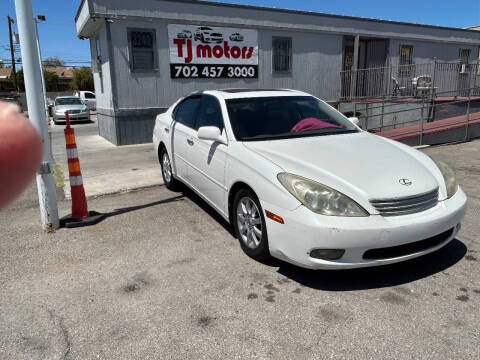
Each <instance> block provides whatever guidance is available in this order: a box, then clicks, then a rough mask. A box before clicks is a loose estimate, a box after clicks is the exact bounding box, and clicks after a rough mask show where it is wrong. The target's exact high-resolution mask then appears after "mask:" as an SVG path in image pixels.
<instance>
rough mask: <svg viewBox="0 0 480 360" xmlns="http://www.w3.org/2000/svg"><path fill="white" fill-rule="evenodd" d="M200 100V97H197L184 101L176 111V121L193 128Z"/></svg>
mask: <svg viewBox="0 0 480 360" xmlns="http://www.w3.org/2000/svg"><path fill="white" fill-rule="evenodd" d="M200 99H201V98H200V96H196V97H191V98H188V99H186V100H184V101H182V102H181V103H180V104H179V105H178V106H177V108H176V109H175V121H177V122H179V123H181V124H183V125H185V126H188V127H190V128H193V127H194V124H195V115H196V113H197V109H198V105H199V104H200Z"/></svg>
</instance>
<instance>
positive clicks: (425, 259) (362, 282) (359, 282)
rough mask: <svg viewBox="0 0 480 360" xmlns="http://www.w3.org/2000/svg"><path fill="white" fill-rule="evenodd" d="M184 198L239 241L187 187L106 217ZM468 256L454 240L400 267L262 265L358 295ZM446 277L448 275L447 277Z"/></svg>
mask: <svg viewBox="0 0 480 360" xmlns="http://www.w3.org/2000/svg"><path fill="white" fill-rule="evenodd" d="M184 197H187V198H188V199H190V200H191V201H192V202H194V203H195V204H196V205H198V206H199V207H200V208H201V209H202V210H204V211H205V212H206V213H208V214H209V215H210V216H211V217H212V218H214V219H215V220H216V221H217V222H218V223H219V224H220V225H222V227H223V228H224V229H225V230H226V231H227V232H228V233H229V234H230V235H232V239H233V240H234V241H237V240H236V239H235V236H234V233H233V229H232V227H231V226H230V224H229V223H228V222H227V221H225V219H224V218H223V217H222V216H220V215H219V214H218V213H217V212H216V211H215V210H214V209H213V208H211V207H210V206H209V205H208V204H207V203H206V202H205V201H204V200H203V199H202V198H200V197H199V196H198V195H197V194H195V193H194V192H193V191H192V190H190V189H188V188H186V187H182V189H181V192H180V193H179V195H178V196H175V197H172V198H168V199H165V200H159V201H155V202H152V203H149V204H144V205H138V206H132V207H128V208H120V209H116V210H114V211H112V212H110V213H107V217H111V216H116V215H120V214H125V213H128V212H130V211H136V210H140V209H145V208H148V207H152V206H156V205H161V204H167V203H170V202H175V201H181V200H183V198H184ZM466 253H467V247H466V246H465V245H464V244H463V243H462V242H461V241H459V240H457V239H454V240H453V241H451V242H450V243H449V244H448V245H446V246H444V247H443V248H441V249H439V250H437V251H435V252H433V253H431V254H428V255H425V256H422V257H419V258H416V259H412V260H409V261H405V262H402V263H398V264H392V265H385V266H378V267H371V268H363V269H349V270H331V271H327V270H308V269H303V268H300V267H298V266H295V265H291V264H288V263H286V262H283V261H281V260H277V259H274V258H272V259H270V260H268V261H266V262H263V264H264V265H266V266H270V267H278V270H277V272H278V273H279V274H281V275H283V276H285V277H287V278H289V279H291V280H293V281H295V282H297V283H299V284H302V285H303V286H307V287H310V288H312V289H317V290H324V291H355V290H365V289H374V288H384V287H390V286H397V285H402V284H406V283H409V282H413V281H416V280H419V279H422V278H425V277H428V276H432V275H434V274H437V273H440V272H443V271H445V270H447V269H448V268H450V267H451V266H453V265H455V264H456V263H457V262H459V261H460V260H461V259H462V258H463V257H464V256H465V254H466ZM245 256H247V255H245ZM444 274H445V275H448V274H447V273H444Z"/></svg>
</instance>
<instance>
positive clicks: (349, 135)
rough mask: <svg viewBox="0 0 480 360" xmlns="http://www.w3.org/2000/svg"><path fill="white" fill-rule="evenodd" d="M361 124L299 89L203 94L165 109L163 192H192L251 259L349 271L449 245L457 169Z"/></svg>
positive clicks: (159, 135)
mask: <svg viewBox="0 0 480 360" xmlns="http://www.w3.org/2000/svg"><path fill="white" fill-rule="evenodd" d="M356 123H358V120H357V119H355V118H351V119H348V118H346V117H345V116H343V115H342V114H341V113H339V112H338V111H337V110H335V109H334V108H332V107H331V106H329V105H328V104H326V103H325V102H323V101H321V100H319V99H317V98H315V97H313V96H311V95H309V94H306V93H303V92H299V91H292V90H247V89H230V90H218V91H205V92H197V93H193V94H191V95H189V96H186V97H185V98H182V99H180V100H179V101H178V102H177V103H175V104H174V105H173V106H172V107H171V108H169V109H168V110H167V111H166V112H165V113H163V114H160V115H158V117H157V119H156V123H155V129H154V132H153V142H154V146H155V151H157V152H158V156H159V160H160V164H161V167H162V174H163V180H164V182H165V185H166V186H167V188H169V189H174V188H175V187H177V186H178V184H179V182H181V183H184V184H186V185H187V186H189V187H190V188H192V189H193V190H194V191H195V192H197V193H198V194H199V195H200V196H201V197H202V198H203V199H204V200H205V201H206V202H207V203H209V204H210V205H211V206H212V207H213V208H214V209H215V210H216V211H218V213H219V214H221V215H222V216H223V217H224V218H225V219H226V220H227V221H229V222H230V224H231V225H232V226H233V228H234V230H235V234H236V236H237V237H238V239H239V241H240V244H241V247H242V249H243V251H244V252H245V253H246V254H247V255H249V256H250V257H252V258H254V259H257V260H264V259H266V258H268V257H269V256H273V257H276V258H279V259H282V260H284V261H287V262H289V263H293V264H296V265H299V266H301V267H305V268H311V269H345V268H357V267H366V266H376V265H385V264H390V263H395V262H400V261H404V260H408V259H412V258H415V257H418V256H421V255H424V254H427V253H430V252H433V251H435V250H437V249H439V248H441V247H443V246H445V245H446V244H447V243H448V242H450V241H451V240H452V239H453V238H454V237H455V235H456V234H457V233H458V231H459V230H460V221H461V220H462V218H463V216H464V215H465V208H466V196H465V194H464V192H463V191H462V190H461V189H460V188H459V186H458V184H457V181H456V179H455V175H454V173H453V171H452V170H451V169H450V168H449V167H448V166H447V165H445V164H443V163H441V162H439V161H435V160H434V159H432V158H430V157H428V156H427V155H425V154H423V153H421V152H419V151H417V150H414V149H412V148H410V147H408V146H406V145H403V144H401V143H398V142H395V141H392V140H388V139H385V138H382V137H379V136H376V135H373V134H370V133H368V132H366V131H362V129H360V128H359V127H358V126H357V124H356Z"/></svg>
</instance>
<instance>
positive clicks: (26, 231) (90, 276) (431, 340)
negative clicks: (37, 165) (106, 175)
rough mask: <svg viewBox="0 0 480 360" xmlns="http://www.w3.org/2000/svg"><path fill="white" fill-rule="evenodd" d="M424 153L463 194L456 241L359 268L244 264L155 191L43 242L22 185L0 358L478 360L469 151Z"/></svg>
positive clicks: (128, 196)
mask: <svg viewBox="0 0 480 360" xmlns="http://www.w3.org/2000/svg"><path fill="white" fill-rule="evenodd" d="M425 151H426V152H428V153H429V154H430V155H432V156H434V157H436V158H438V159H440V160H443V161H445V162H447V163H448V164H450V165H452V166H453V167H454V168H455V170H456V171H457V175H458V178H459V182H460V184H461V185H462V187H463V188H464V190H465V191H466V193H467V195H468V198H469V202H468V212H467V215H466V218H465V220H464V222H463V228H462V230H461V232H460V234H459V235H458V237H457V239H456V240H454V241H453V242H451V243H450V244H449V245H448V246H446V247H445V248H443V249H441V250H439V251H437V252H435V253H433V254H430V255H427V256H425V257H422V258H419V259H415V260H412V261H409V262H406V263H402V264H396V265H390V266H385V267H379V268H371V269H362V270H348V271H338V272H330V271H308V270H303V269H300V268H297V267H294V266H291V265H288V264H286V263H283V262H280V261H274V260H272V261H269V262H267V263H259V262H256V261H254V260H252V259H250V258H248V257H247V256H246V255H244V254H243V252H242V251H241V249H240V246H239V244H238V242H237V240H236V239H235V238H234V237H233V235H232V232H231V229H230V227H229V226H228V224H226V223H225V222H224V221H223V220H222V219H221V218H220V217H219V216H218V215H216V214H215V213H214V212H213V210H211V209H210V208H209V207H208V206H207V205H206V204H205V203H204V202H203V201H201V200H200V199H199V198H198V197H197V196H195V195H193V194H192V193H191V192H189V191H186V192H184V193H183V192H178V193H176V192H170V191H168V190H167V189H166V188H165V187H163V186H159V187H154V188H150V189H145V190H140V191H132V192H127V193H124V194H122V195H111V196H103V197H99V198H95V199H91V200H90V201H89V207H90V209H92V210H96V211H100V212H105V213H107V214H108V217H107V219H106V220H104V221H103V222H102V223H100V224H98V225H96V226H93V227H88V228H80V229H60V230H58V231H56V232H55V233H53V234H46V233H43V232H41V230H40V226H39V211H38V208H37V204H36V190H35V187H34V186H33V185H32V186H31V187H30V188H29V189H28V190H27V191H26V192H25V193H24V194H23V195H22V196H21V197H20V198H19V199H18V200H17V201H16V202H15V203H14V204H12V205H11V206H10V207H9V208H7V209H5V210H3V211H2V212H1V213H0V229H1V230H0V235H1V236H0V249H1V251H0V284H1V288H2V291H1V292H0V324H1V326H0V358H1V359H327V358H342V359H345V358H347V359H367V358H379V359H412V358H415V359H478V358H479V357H480V346H479V345H480V311H479V308H480V277H479V274H480V240H479V235H478V234H479V233H480V223H479V221H478V219H479V209H480V196H479V193H478V189H479V186H478V184H479V183H480V141H475V142H470V143H465V144H459V145H449V146H439V147H434V148H428V149H426V150H425ZM69 206H70V203H69V202H68V201H65V200H63V201H60V202H59V209H60V213H61V214H62V215H65V214H67V213H68V212H69ZM301 236H302V235H301V234H300V233H299V234H298V237H297V238H295V239H291V240H292V241H301Z"/></svg>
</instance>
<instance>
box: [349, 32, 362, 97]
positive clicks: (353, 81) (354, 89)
mask: <svg viewBox="0 0 480 360" xmlns="http://www.w3.org/2000/svg"><path fill="white" fill-rule="evenodd" d="M359 47H360V35H357V36H355V42H354V45H353V65H352V70H351V73H352V78H351V79H350V81H351V83H350V98H351V99H353V98H355V97H356V95H357V76H358V52H359Z"/></svg>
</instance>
